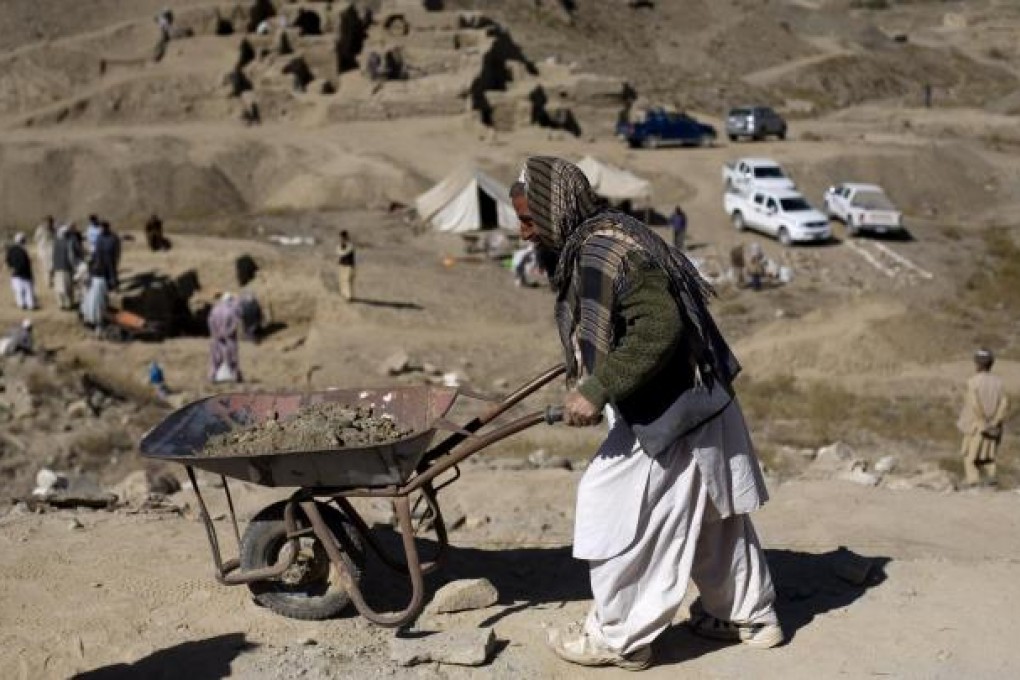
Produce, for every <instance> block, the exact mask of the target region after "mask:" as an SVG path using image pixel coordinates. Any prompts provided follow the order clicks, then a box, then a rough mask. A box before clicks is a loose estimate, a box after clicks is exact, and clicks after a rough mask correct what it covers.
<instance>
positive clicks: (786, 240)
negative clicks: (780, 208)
mask: <svg viewBox="0 0 1020 680" xmlns="http://www.w3.org/2000/svg"><path fill="white" fill-rule="evenodd" d="M779 243H781V244H782V245H783V247H784V248H789V247H790V246H791V245H793V239H792V238H790V232H789V231H787V229H786V227H779Z"/></svg>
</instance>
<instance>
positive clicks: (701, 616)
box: [687, 607, 784, 649]
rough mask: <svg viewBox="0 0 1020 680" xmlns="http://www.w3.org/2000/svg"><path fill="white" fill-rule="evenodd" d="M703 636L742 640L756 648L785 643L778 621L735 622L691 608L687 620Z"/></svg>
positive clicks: (728, 640)
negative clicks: (688, 619) (689, 617)
mask: <svg viewBox="0 0 1020 680" xmlns="http://www.w3.org/2000/svg"><path fill="white" fill-rule="evenodd" d="M687 625H688V626H690V628H691V631H692V632H694V633H695V634H696V635H700V636H702V637H707V638H712V639H713V640H725V641H727V642H740V643H743V644H745V645H747V646H748V647H754V648H755V649H769V648H771V647H776V646H777V645H780V644H782V643H783V639H784V638H783V629H782V628H780V627H779V624H776V623H733V622H732V621H724V620H723V619H719V618H716V617H714V616H712V615H711V614H709V613H708V612H706V611H705V610H703V609H701V608H695V607H692V608H691V619H690V621H688V622H687Z"/></svg>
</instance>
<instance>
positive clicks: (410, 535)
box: [185, 364, 565, 627]
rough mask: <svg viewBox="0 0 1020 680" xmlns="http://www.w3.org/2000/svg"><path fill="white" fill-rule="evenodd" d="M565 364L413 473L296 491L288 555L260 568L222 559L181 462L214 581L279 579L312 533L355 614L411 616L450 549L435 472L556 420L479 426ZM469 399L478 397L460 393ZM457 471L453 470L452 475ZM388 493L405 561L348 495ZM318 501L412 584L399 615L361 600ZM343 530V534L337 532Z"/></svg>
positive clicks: (498, 406) (288, 510)
mask: <svg viewBox="0 0 1020 680" xmlns="http://www.w3.org/2000/svg"><path fill="white" fill-rule="evenodd" d="M564 371H565V367H564V366H563V365H562V364H561V365H559V366H556V367H554V368H551V369H549V370H547V371H545V372H544V373H542V374H541V375H539V376H537V377H535V378H534V379H533V380H531V381H529V382H528V383H526V384H525V385H523V386H522V387H520V388H519V389H517V390H516V391H514V392H513V393H511V394H510V395H508V396H507V397H506V398H505V399H504V400H502V401H500V402H498V403H495V404H494V405H493V407H492V408H490V409H489V410H488V411H486V412H485V413H484V414H482V415H480V416H478V417H476V418H474V419H473V420H471V421H470V422H469V423H467V424H466V425H464V426H463V427H461V428H457V430H456V431H455V432H454V433H453V434H451V435H450V436H449V437H447V438H446V439H444V440H443V441H442V442H440V443H439V444H438V445H436V446H435V447H434V448H433V449H432V450H430V451H429V452H427V453H426V454H425V456H424V457H423V458H422V461H421V463H420V464H419V466H418V468H417V471H416V472H415V474H414V475H413V476H412V477H411V478H410V479H409V480H408V481H407V482H405V483H404V484H400V485H390V486H386V487H378V488H377V487H372V488H359V489H335V488H300V489H298V490H297V491H295V492H294V493H293V494H292V495H291V497H290V499H288V501H287V505H286V506H285V509H284V527H285V528H286V531H287V541H288V542H289V544H290V548H291V549H290V550H288V551H287V554H286V555H285V556H284V557H283V558H281V559H280V560H279V561H277V563H276V564H273V565H272V566H269V567H264V568H261V569H248V570H242V569H241V568H240V559H239V558H234V559H228V560H224V559H223V553H222V550H221V548H220V542H219V536H218V534H217V532H216V527H215V525H214V524H213V520H212V518H211V516H210V515H209V510H208V508H207V506H206V504H205V499H204V498H203V497H202V492H201V490H200V489H199V485H198V479H197V477H196V475H195V472H194V469H193V468H192V467H191V466H185V467H186V470H187V473H188V478H189V479H190V480H191V485H192V490H193V491H194V493H195V497H196V498H197V500H198V507H199V514H200V517H201V520H202V523H203V525H204V527H205V531H206V536H207V538H208V539H209V547H210V550H211V552H212V557H213V565H214V567H215V577H216V580H217V581H218V582H219V583H221V584H223V585H242V584H248V583H252V582H255V581H263V580H267V579H272V578H278V577H280V576H282V575H283V573H284V572H286V571H287V569H288V568H289V567H290V566H291V565H292V564H293V562H294V560H295V559H296V557H297V554H298V545H297V541H298V539H299V538H301V537H302V536H307V535H309V534H313V535H314V536H315V537H316V538H317V539H318V540H319V542H321V543H322V546H323V548H324V549H325V551H326V554H327V555H328V556H329V559H330V562H332V563H333V565H334V566H335V567H336V569H337V572H338V574H339V577H340V580H341V583H342V584H343V586H344V588H345V589H346V591H347V593H348V595H349V596H350V598H351V602H352V603H353V604H354V606H355V608H356V609H357V610H358V613H359V614H361V615H362V616H364V617H365V618H366V619H368V620H369V621H371V622H373V623H375V624H377V625H380V626H385V627H400V626H404V625H406V624H408V623H410V622H411V621H413V620H414V619H415V618H416V617H417V616H418V614H419V613H421V610H422V607H423V605H424V599H425V585H424V575H425V574H427V573H429V572H430V571H433V570H434V569H436V568H437V567H438V566H439V565H440V564H441V563H442V561H443V560H444V558H445V556H446V553H447V550H448V548H449V539H448V536H447V531H446V524H445V522H444V521H443V515H442V511H441V510H440V507H439V500H438V498H437V493H438V491H437V489H436V487H435V485H434V484H433V482H434V481H435V480H436V478H437V477H439V475H441V474H443V473H444V472H447V471H448V470H450V469H452V468H453V469H455V468H456V466H457V465H458V464H459V463H461V462H463V461H464V460H465V459H467V458H468V457H470V456H472V455H474V454H476V453H478V452H479V451H481V450H482V449H485V448H486V447H488V446H491V445H492V444H495V443H496V442H498V441H500V440H502V439H505V438H507V437H510V436H512V435H514V434H517V433H518V432H521V431H523V430H526V429H528V428H530V427H532V426H534V425H537V424H539V423H542V422H547V423H550V424H551V423H553V422H556V421H557V420H558V419H559V418H560V414H559V412H558V410H557V409H546V410H544V411H535V412H532V413H529V414H527V415H524V416H522V417H520V418H516V419H514V420H512V421H510V422H508V423H506V424H505V425H502V426H501V427H498V428H495V429H493V430H490V431H488V432H485V433H483V434H478V431H479V430H480V429H482V428H483V427H485V426H486V425H488V424H489V423H491V422H492V421H494V420H495V419H496V418H498V417H499V416H501V415H503V414H504V413H506V412H507V411H508V410H510V409H511V408H513V407H514V406H516V405H517V404H519V403H520V402H521V401H523V400H524V399H526V398H527V397H529V396H531V395H532V394H534V393H535V392H537V391H538V390H539V389H541V388H542V387H544V386H546V385H548V384H549V383H550V382H552V381H553V380H554V379H556V378H557V377H558V376H560V375H562V374H563V372H564ZM465 396H471V397H475V396H476V395H473V394H472V395H465ZM458 475H459V472H458ZM221 479H222V481H223V489H224V494H225V495H226V498H227V504H228V507H229V509H230V519H231V524H232V528H233V533H234V537H235V538H236V540H237V546H238V552H240V544H241V532H240V528H239V526H238V522H237V515H236V513H235V512H234V503H233V499H232V497H231V494H230V486H229V483H228V482H227V479H226V478H225V477H221ZM455 480H456V477H455V478H454V479H453V480H447V481H445V482H444V483H443V484H442V485H441V486H440V488H442V487H445V486H447V485H448V484H449V483H451V482H452V481H455ZM415 493H420V494H421V495H422V497H423V498H424V500H425V502H426V505H427V507H428V509H429V510H430V511H431V513H432V520H433V523H432V531H433V532H434V533H435V535H436V542H437V545H438V549H437V552H436V555H435V556H434V557H433V558H432V559H431V560H429V561H427V562H422V560H421V556H420V555H419V554H418V547H417V545H415V538H416V533H415V529H414V524H413V522H412V517H411V496H412V495H413V494H415ZM366 497H371V498H386V499H389V500H390V501H391V502H392V503H393V509H394V512H395V514H396V518H397V528H398V530H399V532H400V535H401V541H402V544H403V551H404V560H403V561H400V560H397V559H394V558H393V557H392V556H390V555H388V554H387V553H386V551H385V550H384V549H383V547H382V546H381V545H379V543H378V541H376V540H375V538H374V537H373V536H372V534H371V530H370V528H369V526H368V524H367V523H366V522H365V520H364V518H363V517H362V516H361V515H360V514H359V513H358V511H357V510H356V509H355V508H354V506H353V505H352V504H351V502H350V500H349V499H350V498H366ZM317 499H323V500H325V501H326V502H332V503H334V504H336V506H337V508H338V509H339V510H340V511H341V512H342V513H343V514H344V515H345V516H346V517H347V519H348V520H350V522H351V524H352V525H353V526H354V528H355V530H356V531H357V532H358V534H359V535H360V536H361V538H362V539H363V540H364V541H365V544H366V545H367V546H368V547H369V548H370V549H371V550H372V552H373V553H374V554H375V555H376V556H377V557H379V559H380V561H381V562H382V563H383V564H385V565H386V566H387V567H388V568H390V569H391V570H393V571H395V572H397V573H399V574H401V575H403V576H406V577H407V578H408V579H409V581H410V585H411V598H410V601H409V602H408V604H407V606H406V607H405V608H404V609H402V610H400V611H397V612H388V613H383V612H378V611H376V610H375V609H373V608H372V607H371V606H370V605H369V604H368V603H367V602H366V600H365V597H364V594H363V593H362V591H361V587H360V585H359V583H358V580H357V579H356V578H354V576H353V574H355V573H356V572H357V569H356V567H355V565H354V563H353V561H352V560H351V555H352V554H353V553H354V546H353V545H352V544H351V541H350V539H349V537H348V536H347V535H346V533H344V534H343V535H341V536H337V535H335V534H334V533H333V532H332V531H331V530H330V528H329V526H328V525H327V524H326V522H325V520H323V518H322V515H321V513H320V512H319V509H318V505H317ZM298 509H300V510H301V511H302V512H303V513H304V515H305V517H306V518H307V519H308V523H309V524H310V525H311V526H310V527H308V528H306V529H299V528H298V524H297V515H296V513H297V511H298ZM342 533H343V532H342Z"/></svg>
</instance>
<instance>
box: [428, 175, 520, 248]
mask: <svg viewBox="0 0 1020 680" xmlns="http://www.w3.org/2000/svg"><path fill="white" fill-rule="evenodd" d="M508 192H509V187H506V186H504V185H503V184H501V183H500V182H498V181H496V180H495V179H493V178H492V177H490V176H489V175H487V174H485V173H484V172H482V171H481V170H479V169H478V168H475V167H472V166H463V167H461V168H459V169H457V170H456V171H454V172H453V173H451V174H450V175H449V176H447V177H446V179H444V180H443V181H441V182H440V183H439V184H437V185H436V186H434V187H432V188H431V189H429V190H428V191H426V192H425V193H423V194H422V195H420V196H418V198H417V199H416V200H415V208H416V209H417V210H418V215H419V216H420V217H421V218H422V219H423V220H425V221H427V222H430V223H431V224H432V226H433V228H434V229H436V231H445V232H449V233H453V234H461V233H464V232H468V231H477V230H479V229H494V228H497V227H498V228H501V229H516V228H517V215H516V213H515V212H514V208H513V205H512V204H511V203H510V197H509V195H508Z"/></svg>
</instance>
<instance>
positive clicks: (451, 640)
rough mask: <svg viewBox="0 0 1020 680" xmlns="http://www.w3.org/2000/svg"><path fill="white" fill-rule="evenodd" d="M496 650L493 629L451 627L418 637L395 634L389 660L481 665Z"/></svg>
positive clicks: (397, 662)
mask: <svg viewBox="0 0 1020 680" xmlns="http://www.w3.org/2000/svg"><path fill="white" fill-rule="evenodd" d="M495 649H496V635H495V633H493V632H492V629H491V628H472V629H467V630H449V631H444V632H442V633H433V634H431V635H427V636H424V637H418V638H406V637H394V638H393V639H392V640H390V660H391V661H393V662H394V663H396V664H399V665H401V666H414V665H415V664H420V663H443V664H452V665H456V666H481V665H482V664H484V663H486V662H487V661H488V660H489V657H490V656H491V655H492V653H493V652H494V651H495Z"/></svg>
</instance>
